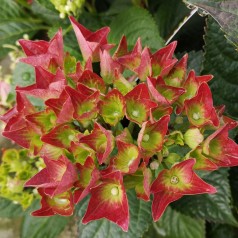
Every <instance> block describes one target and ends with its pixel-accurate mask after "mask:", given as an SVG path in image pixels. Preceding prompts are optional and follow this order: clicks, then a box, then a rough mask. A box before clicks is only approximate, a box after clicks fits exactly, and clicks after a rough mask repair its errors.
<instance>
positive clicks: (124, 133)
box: [1, 17, 238, 231]
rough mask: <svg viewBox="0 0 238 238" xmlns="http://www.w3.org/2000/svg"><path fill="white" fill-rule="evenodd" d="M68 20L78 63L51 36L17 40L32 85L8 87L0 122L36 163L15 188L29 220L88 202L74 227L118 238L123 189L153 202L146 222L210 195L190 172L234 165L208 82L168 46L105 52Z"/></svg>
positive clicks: (236, 150) (103, 35) (124, 219)
mask: <svg viewBox="0 0 238 238" xmlns="http://www.w3.org/2000/svg"><path fill="white" fill-rule="evenodd" d="M70 20H71V23H72V26H73V29H74V31H75V34H76V38H77V41H78V44H79V47H80V50H81V53H82V56H83V61H82V62H77V60H76V59H75V58H74V57H73V56H71V55H70V54H69V53H67V52H64V45H63V38H62V30H61V29H60V30H59V31H58V32H57V33H56V35H55V36H54V37H53V38H52V39H51V40H50V41H49V42H47V41H43V40H40V41H30V40H20V41H19V43H20V45H21V47H22V49H23V50H24V52H25V54H26V57H25V58H22V59H21V61H22V62H24V63H26V64H30V65H32V66H33V67H34V68H35V79H36V81H35V83H34V84H33V85H29V86H27V87H16V106H15V107H13V108H12V109H10V110H9V111H8V112H7V113H6V114H4V115H3V116H1V120H2V121H4V122H5V123H6V126H5V129H4V132H3V135H4V136H5V137H7V138H9V139H11V140H13V141H15V142H16V143H17V144H18V145H20V146H22V147H24V148H26V149H28V152H29V155H34V156H40V157H42V158H43V159H44V163H45V166H46V167H45V168H43V169H42V170H41V171H40V172H38V173H37V174H36V175H34V176H33V177H32V178H30V179H29V180H28V181H27V182H26V183H25V186H26V187H35V188H37V189H38V192H39V194H40V196H41V208H40V209H39V210H36V211H34V212H33V213H32V215H33V216H52V215H56V214H59V215H62V216H70V215H72V214H73V211H74V207H75V204H77V203H80V202H81V201H82V199H83V198H85V197H86V196H88V195H89V196H90V200H89V204H88V207H87V210H86V213H85V215H84V217H83V220H82V222H83V223H84V224H86V223H88V222H90V221H93V220H97V219H101V218H106V219H108V220H110V221H112V222H114V223H116V224H117V225H118V226H120V227H121V228H122V230H124V231H127V230H128V226H129V207H128V200H127V194H126V191H127V190H128V189H134V190H135V192H136V194H137V198H138V199H143V200H144V201H150V200H151V199H152V200H153V201H152V209H151V210H152V217H153V219H154V221H157V220H158V219H160V217H161V215H162V214H163V212H164V211H165V209H166V207H167V206H168V205H169V204H170V203H171V202H173V201H176V200H178V199H180V198H181V197H183V196H185V195H195V194H204V193H210V194H213V193H215V192H216V188H215V187H213V186H212V185H209V184H208V183H206V182H205V181H204V180H203V179H202V178H200V177H199V176H198V173H197V172H199V171H200V170H201V171H203V170H205V171H206V170H207V171H213V170H217V169H218V168H219V167H230V166H237V165H238V145H237V144H236V143H235V142H234V141H232V140H231V139H230V138H229V137H228V133H229V130H231V129H233V128H235V127H236V126H237V124H238V123H237V122H236V121H234V120H232V119H231V118H229V117H227V116H224V115H223V112H224V106H219V107H214V105H213V100H212V94H211V91H210V88H209V86H208V82H209V81H210V80H211V79H212V77H213V76H212V75H203V76H197V75H196V74H195V72H194V71H193V70H191V71H190V72H187V59H188V55H184V56H183V57H182V58H181V59H180V60H177V59H176V58H175V57H174V50H175V48H176V42H172V43H170V44H169V45H167V46H165V47H164V48H162V49H159V50H158V51H156V52H151V50H150V49H149V48H148V47H144V48H143V47H142V44H141V41H140V39H138V40H137V42H136V44H135V46H134V48H133V49H132V50H130V49H128V46H127V40H126V37H125V36H123V37H122V38H121V41H120V43H119V45H118V46H117V47H115V46H114V45H112V44H110V43H109V42H108V40H107V36H108V33H109V31H110V28H109V27H104V28H102V29H99V30H98V31H96V32H91V31H90V30H88V29H86V28H85V27H84V26H82V25H81V24H79V23H78V22H77V21H76V20H75V19H74V18H73V17H70ZM112 52H113V53H112ZM28 96H33V97H36V98H39V99H41V100H42V101H43V102H44V108H38V107H36V106H34V105H33V104H32V103H31V101H30V100H29V98H28ZM184 151H185V152H184Z"/></svg>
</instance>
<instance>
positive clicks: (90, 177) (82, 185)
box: [74, 157, 100, 203]
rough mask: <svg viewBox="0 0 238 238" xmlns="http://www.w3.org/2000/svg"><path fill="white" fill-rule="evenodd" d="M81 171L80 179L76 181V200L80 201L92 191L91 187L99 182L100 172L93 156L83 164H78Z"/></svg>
mask: <svg viewBox="0 0 238 238" xmlns="http://www.w3.org/2000/svg"><path fill="white" fill-rule="evenodd" d="M76 166H77V169H78V171H79V180H78V181H77V182H76V183H75V187H76V190H75V192H74V202H75V203H78V202H80V201H81V200H82V199H83V198H84V197H86V196H87V195H88V194H89V193H90V189H91V188H92V187H94V186H95V185H97V183H99V181H98V180H99V178H100V173H99V171H98V170H97V168H96V166H95V163H94V160H93V158H92V157H88V158H87V159H86V161H85V163H84V165H81V164H79V163H77V164H76Z"/></svg>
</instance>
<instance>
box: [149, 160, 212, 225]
mask: <svg viewBox="0 0 238 238" xmlns="http://www.w3.org/2000/svg"><path fill="white" fill-rule="evenodd" d="M195 162H196V161H195V159H188V160H185V161H183V162H181V163H179V164H176V165H174V166H173V167H172V168H171V169H170V170H167V169H165V170H162V171H161V172H160V174H159V175H158V177H157V179H156V180H155V181H154V182H153V184H152V186H151V192H152V193H153V194H154V199H153V203H152V216H153V219H154V221H157V220H159V218H160V217H161V216H162V214H163V213H164V211H165V209H166V207H167V206H168V205H169V203H171V202H173V201H176V200H178V199H179V198H181V197H182V196H184V195H193V194H202V193H215V192H216V188H214V187H213V186H211V185H209V184H207V183H206V182H204V181H203V180H202V179H200V178H199V177H198V176H197V175H196V174H195V173H194V172H193V166H194V164H195Z"/></svg>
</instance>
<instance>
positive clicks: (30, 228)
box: [21, 200, 68, 238]
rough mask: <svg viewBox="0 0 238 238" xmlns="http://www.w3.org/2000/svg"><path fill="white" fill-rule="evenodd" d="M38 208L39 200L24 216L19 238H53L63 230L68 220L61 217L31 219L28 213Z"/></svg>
mask: <svg viewBox="0 0 238 238" xmlns="http://www.w3.org/2000/svg"><path fill="white" fill-rule="evenodd" d="M38 208H39V200H37V201H35V203H34V204H33V206H32V207H31V209H30V210H29V211H28V212H27V213H26V214H25V216H24V219H23V223H22V228H21V238H46V237H47V238H55V237H58V235H59V234H60V233H61V232H62V231H63V230H64V228H65V226H66V225H67V223H68V218H66V217H63V216H52V217H33V216H31V215H30V212H32V211H34V210H36V209H38Z"/></svg>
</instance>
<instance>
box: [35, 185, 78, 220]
mask: <svg viewBox="0 0 238 238" xmlns="http://www.w3.org/2000/svg"><path fill="white" fill-rule="evenodd" d="M38 192H39V194H40V195H41V208H40V209H39V210H36V211H34V212H32V213H31V215H32V216H39V217H42V216H53V215H57V214H58V215H61V216H71V215H73V211H74V204H73V196H72V193H71V192H64V193H61V194H58V195H56V196H54V197H50V196H48V195H46V194H45V192H44V189H43V188H39V189H38Z"/></svg>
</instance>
